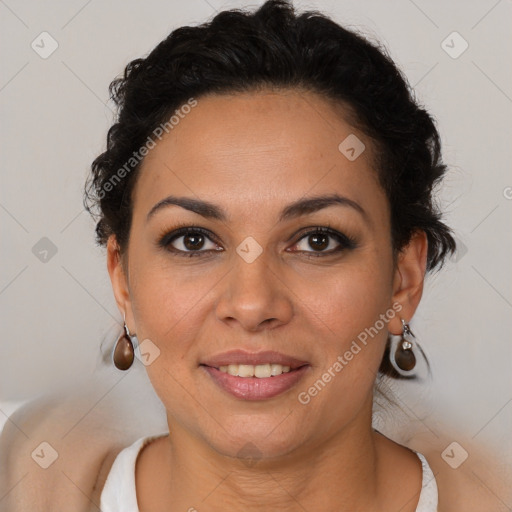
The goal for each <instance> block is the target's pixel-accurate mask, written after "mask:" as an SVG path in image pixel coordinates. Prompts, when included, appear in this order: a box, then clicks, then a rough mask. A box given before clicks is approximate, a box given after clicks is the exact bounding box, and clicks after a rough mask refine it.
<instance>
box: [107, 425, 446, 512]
mask: <svg viewBox="0 0 512 512" xmlns="http://www.w3.org/2000/svg"><path fill="white" fill-rule="evenodd" d="M166 435H168V434H163V435H156V436H149V437H141V438H140V439H137V441H135V442H134V443H133V444H131V445H130V446H128V447H126V448H124V449H123V450H121V451H120V452H119V454H118V455H117V457H116V458H115V460H114V463H113V465H112V468H111V469H110V472H109V474H108V476H107V480H106V482H105V486H104V487H103V491H102V493H101V497H100V508H101V510H102V512H140V511H139V507H138V505H137V495H136V492H135V462H136V460H137V455H138V454H139V452H140V450H142V448H144V446H145V445H146V444H147V443H149V442H151V441H153V440H154V439H157V438H159V437H163V436H166ZM413 451H414V450H413ZM414 453H416V455H417V456H418V457H419V459H420V460H421V466H422V468H423V477H422V484H421V485H422V487H421V493H420V497H419V501H418V506H417V507H416V512H437V501H438V497H437V484H436V479H435V477H434V474H433V473H432V470H431V469H430V466H429V465H428V462H427V460H426V459H425V457H424V456H423V455H422V454H421V453H419V452H416V451H414Z"/></svg>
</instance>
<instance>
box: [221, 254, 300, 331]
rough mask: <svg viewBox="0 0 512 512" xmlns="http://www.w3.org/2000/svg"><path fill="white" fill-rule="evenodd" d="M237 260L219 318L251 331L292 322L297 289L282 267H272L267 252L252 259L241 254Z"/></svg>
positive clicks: (229, 275) (227, 285)
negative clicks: (288, 281) (287, 281)
mask: <svg viewBox="0 0 512 512" xmlns="http://www.w3.org/2000/svg"><path fill="white" fill-rule="evenodd" d="M234 260H235V261H234V262H233V267H232V269H231V271H230V272H229V273H228V275H227V276H226V278H225V280H224V288H222V294H221V296H220V298H219V300H218V302H217V305H216V315H217V318H218V319H219V320H221V321H223V322H225V323H227V324H231V326H234V325H239V326H240V328H241V329H244V330H245V331H250V332H258V331H260V330H263V329H269V328H275V327H278V326H280V325H284V324H286V323H288V322H289V321H290V320H291V318H292V316H293V303H292V301H291V296H293V293H292V291H291V290H290V288H289V287H288V286H287V285H286V284H285V283H284V282H283V279H282V277H281V276H280V275H279V271H278V269H276V268H275V266H274V268H271V265H270V264H269V261H268V259H267V257H266V254H265V252H263V253H262V254H261V255H260V256H259V257H258V258H256V259H255V260H254V261H252V262H251V263H248V262H247V261H245V260H244V259H243V258H241V257H239V256H238V255H237V254H235V255H234Z"/></svg>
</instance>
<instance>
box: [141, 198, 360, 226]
mask: <svg viewBox="0 0 512 512" xmlns="http://www.w3.org/2000/svg"><path fill="white" fill-rule="evenodd" d="M172 205H175V206H180V207H181V208H184V209H185V210H189V211H191V212H194V213H197V214H199V215H201V216H202V217H204V218H205V219H214V220H219V221H221V222H225V221H227V215H226V213H225V212H224V210H223V209H222V208H221V207H219V206H217V205H215V204H213V203H210V202H208V201H202V200H200V199H193V198H191V197H176V196H168V197H166V198H165V199H162V200H161V201H159V202H158V203H156V204H155V205H154V206H153V208H151V210H150V211H149V213H148V214H147V217H146V222H148V221H149V220H150V219H151V217H153V216H154V215H155V214H156V213H157V212H158V211H160V210H162V209H164V208H166V207H168V206H172ZM334 205H340V206H345V207H349V208H352V209H353V210H355V211H357V212H359V213H360V214H361V215H362V216H363V217H364V218H365V220H367V221H368V215H367V213H366V211H365V210H364V209H363V207H362V206H361V205H360V204H359V203H357V202H356V201H354V200H352V199H349V198H348V197H344V196H340V195H339V194H330V195H322V196H316V197H307V198H303V199H299V200H297V201H294V202H293V203H290V204H289V205H287V206H286V207H285V208H283V210H282V211H281V214H280V216H279V222H283V221H285V220H290V219H294V218H297V217H300V216H301V215H308V214H311V213H314V212H317V211H319V210H322V209H324V208H327V207H328V206H334Z"/></svg>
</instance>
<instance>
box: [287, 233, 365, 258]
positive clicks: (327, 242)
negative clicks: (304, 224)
mask: <svg viewBox="0 0 512 512" xmlns="http://www.w3.org/2000/svg"><path fill="white" fill-rule="evenodd" d="M356 246H357V244H356V241H355V240H353V239H352V238H350V237H348V236H346V235H344V234H343V233H339V232H338V231H334V230H332V229H330V228H325V227H318V228H316V229H315V230H314V231H309V232H307V233H305V234H304V235H303V236H302V237H301V238H300V240H299V241H298V242H297V243H296V244H295V245H294V248H298V249H296V250H298V251H299V252H304V253H310V254H309V255H308V256H329V255H332V254H337V253H339V252H341V251H343V250H346V249H354V248H355V247H356ZM310 249H312V250H310ZM315 253H316V254H315Z"/></svg>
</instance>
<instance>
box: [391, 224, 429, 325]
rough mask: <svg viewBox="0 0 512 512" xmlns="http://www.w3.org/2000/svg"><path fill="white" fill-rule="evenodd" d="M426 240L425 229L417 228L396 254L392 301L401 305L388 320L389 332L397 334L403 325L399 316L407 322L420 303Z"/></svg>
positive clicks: (425, 266)
mask: <svg viewBox="0 0 512 512" xmlns="http://www.w3.org/2000/svg"><path fill="white" fill-rule="evenodd" d="M427 249H428V240H427V235H426V233H425V231H423V230H418V231H416V232H415V233H414V234H413V235H412V237H411V240H410V242H409V243H408V244H407V246H405V247H404V248H403V249H402V250H401V251H400V253H399V255H398V261H397V266H396V269H395V274H394V278H393V299H392V303H393V304H394V303H396V302H397V303H399V304H400V305H401V306H402V309H401V310H400V314H399V315H396V316H395V317H394V318H392V319H391V320H390V321H389V332H390V333H391V334H395V335H399V334H401V333H402V330H403V326H402V322H401V318H403V319H404V320H405V322H407V323H409V321H410V320H411V318H412V317H413V315H414V312H415V311H416V308H417V307H418V304H419V303H420V299H421V296H422V294H423V282H424V278H425V271H426V268H427Z"/></svg>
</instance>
